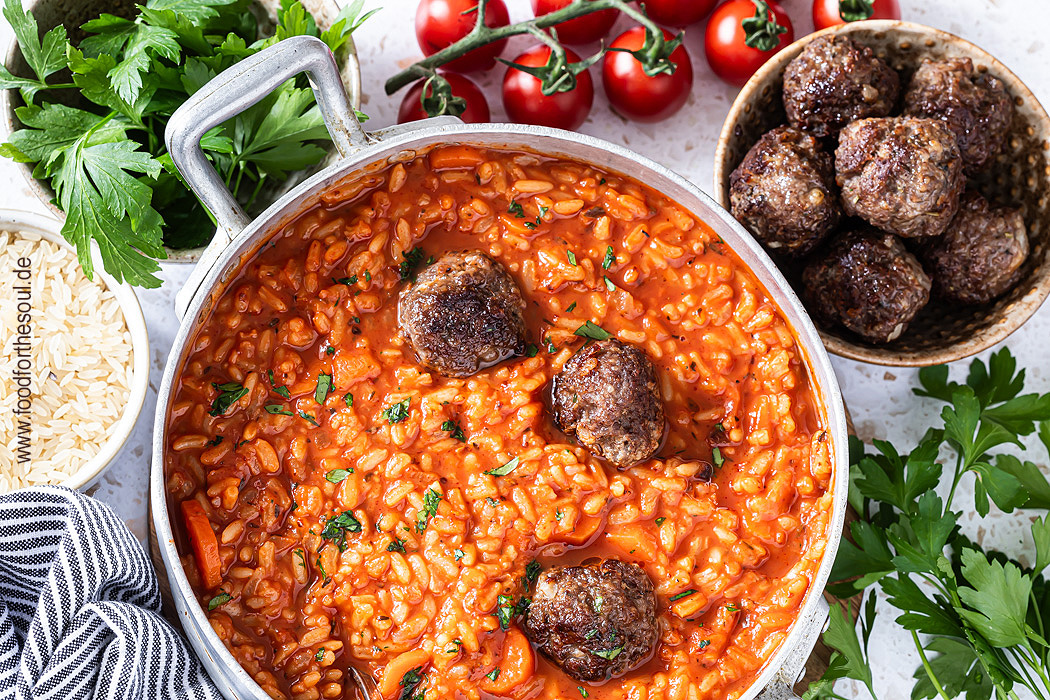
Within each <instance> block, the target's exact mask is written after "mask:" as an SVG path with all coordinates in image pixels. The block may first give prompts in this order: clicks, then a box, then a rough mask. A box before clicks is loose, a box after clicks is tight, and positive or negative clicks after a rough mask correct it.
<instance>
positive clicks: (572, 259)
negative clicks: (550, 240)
mask: <svg viewBox="0 0 1050 700" xmlns="http://www.w3.org/2000/svg"><path fill="white" fill-rule="evenodd" d="M565 257H567V258H568V259H569V264H570V265H572V266H573V267H576V253H574V252H572V251H571V250H567V251H565Z"/></svg>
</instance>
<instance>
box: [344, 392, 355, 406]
mask: <svg viewBox="0 0 1050 700" xmlns="http://www.w3.org/2000/svg"><path fill="white" fill-rule="evenodd" d="M343 403H345V404H346V407H347V408H350V407H351V406H353V405H354V395H353V394H351V393H350V392H347V393H345V394H343Z"/></svg>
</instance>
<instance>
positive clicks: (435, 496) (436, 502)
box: [416, 489, 441, 532]
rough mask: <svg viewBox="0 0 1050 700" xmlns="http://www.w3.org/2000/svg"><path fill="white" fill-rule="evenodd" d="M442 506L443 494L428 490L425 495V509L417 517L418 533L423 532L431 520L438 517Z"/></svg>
mask: <svg viewBox="0 0 1050 700" xmlns="http://www.w3.org/2000/svg"><path fill="white" fill-rule="evenodd" d="M440 505H441V494H440V493H438V492H437V491H435V490H434V489H427V490H426V492H425V493H424V494H423V507H422V508H420V509H419V513H418V514H417V515H416V532H423V531H424V530H426V529H427V525H429V524H430V519H431V518H433V517H434V516H435V515H437V512H438V506H440Z"/></svg>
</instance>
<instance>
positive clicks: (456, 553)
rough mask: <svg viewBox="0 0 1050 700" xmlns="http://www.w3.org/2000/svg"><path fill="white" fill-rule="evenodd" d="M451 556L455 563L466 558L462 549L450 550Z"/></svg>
mask: <svg viewBox="0 0 1050 700" xmlns="http://www.w3.org/2000/svg"><path fill="white" fill-rule="evenodd" d="M452 555H453V557H454V558H455V560H456V561H459V560H460V559H462V558H463V557H465V556H467V553H466V552H464V551H463V550H462V549H454V550H452Z"/></svg>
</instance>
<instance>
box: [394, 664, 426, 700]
mask: <svg viewBox="0 0 1050 700" xmlns="http://www.w3.org/2000/svg"><path fill="white" fill-rule="evenodd" d="M422 671H423V667H422V666H417V667H415V668H413V669H411V670H409V671H405V675H403V676H401V681H400V683H398V685H400V686H401V687H402V688H403V690H402V691H401V696H400V697H399V698H398V700H413V695H412V693H413V692H415V689H416V686H418V685H419V684H420V683H422V682H423V674H422V673H421V672H422ZM422 697H423V694H422V693H420V694H419V695H417V696H415V700H420V699H421V698H422Z"/></svg>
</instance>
